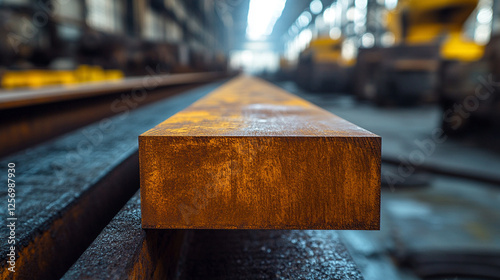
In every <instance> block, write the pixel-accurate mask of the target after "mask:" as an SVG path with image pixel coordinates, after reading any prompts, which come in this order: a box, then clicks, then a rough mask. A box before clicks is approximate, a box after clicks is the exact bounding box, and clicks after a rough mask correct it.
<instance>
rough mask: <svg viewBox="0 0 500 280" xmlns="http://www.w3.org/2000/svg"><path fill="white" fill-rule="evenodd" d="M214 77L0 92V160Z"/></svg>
mask: <svg viewBox="0 0 500 280" xmlns="http://www.w3.org/2000/svg"><path fill="white" fill-rule="evenodd" d="M223 77H224V76H223V75H222V74H217V73H205V74H202V73H200V74H177V75H162V76H145V77H138V78H132V79H126V80H123V81H120V82H106V83H92V84H86V85H80V86H73V87H57V88H50V89H40V90H32V91H6V92H0V135H5V136H6V137H2V138H1V139H0V157H1V156H5V155H8V154H12V153H14V152H16V151H19V150H21V149H24V148H27V147H30V146H32V145H35V144H38V143H41V142H43V141H45V140H48V139H50V138H53V137H55V136H58V135H61V134H63V133H66V132H69V131H71V130H73V129H76V128H79V127H81V126H84V125H87V124H90V123H92V122H94V121H97V120H100V119H102V118H104V117H109V116H112V115H116V114H128V112H129V111H130V110H133V109H136V108H138V107H140V106H142V105H145V104H149V103H151V102H155V101H158V100H160V99H163V98H165V97H168V96H171V95H174V94H176V93H179V92H183V91H186V90H188V89H191V88H193V87H194V86H199V85H200V84H201V83H207V82H210V81H215V80H217V79H221V78H223Z"/></svg>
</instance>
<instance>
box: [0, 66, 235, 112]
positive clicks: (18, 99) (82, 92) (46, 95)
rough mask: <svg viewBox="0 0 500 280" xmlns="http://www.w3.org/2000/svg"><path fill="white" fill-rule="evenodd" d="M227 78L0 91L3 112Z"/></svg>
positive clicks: (155, 78)
mask: <svg viewBox="0 0 500 280" xmlns="http://www.w3.org/2000/svg"><path fill="white" fill-rule="evenodd" d="M226 76H227V75H226V74H224V73H217V72H208V73H190V74H174V75H151V76H144V77H133V78H127V79H124V80H120V81H107V82H96V83H87V84H80V85H72V86H57V87H49V88H42V89H37V90H0V109H2V110H3V109H12V108H19V107H26V106H33V105H38V104H44V103H54V102H60V101H67V100H75V99H82V98H88V97H94V96H102V95H109V94H113V93H116V92H123V91H130V90H133V89H150V88H158V87H163V86H173V85H182V84H193V83H206V82H211V81H214V80H216V79H221V78H224V77H226Z"/></svg>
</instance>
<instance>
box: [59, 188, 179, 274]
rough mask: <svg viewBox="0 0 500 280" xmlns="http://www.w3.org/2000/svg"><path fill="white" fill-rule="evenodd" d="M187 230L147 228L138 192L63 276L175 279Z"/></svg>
mask: <svg viewBox="0 0 500 280" xmlns="http://www.w3.org/2000/svg"><path fill="white" fill-rule="evenodd" d="M185 234H186V231H185V230H146V231H145V230H143V229H142V228H141V209H140V197H139V193H137V195H135V196H133V197H132V199H131V200H130V201H129V202H128V203H127V204H126V205H125V206H124V207H123V209H122V210H121V211H120V212H119V213H118V215H116V217H115V218H114V219H113V220H112V221H111V222H110V223H109V225H108V226H107V227H106V228H105V229H104V230H103V231H102V232H101V234H100V235H99V236H98V237H97V238H96V240H95V241H94V242H93V243H92V245H91V246H90V247H89V248H88V249H87V250H86V251H85V253H84V254H83V255H82V256H81V257H80V258H79V259H78V261H77V262H76V263H75V264H74V265H73V266H72V267H71V268H70V270H68V272H67V273H66V274H65V275H64V277H63V278H62V279H64V280H70V279H75V280H76V279H174V277H175V275H176V272H177V265H178V263H179V258H180V254H181V250H182V245H183V244H184V238H185ZM96 260H98V261H96Z"/></svg>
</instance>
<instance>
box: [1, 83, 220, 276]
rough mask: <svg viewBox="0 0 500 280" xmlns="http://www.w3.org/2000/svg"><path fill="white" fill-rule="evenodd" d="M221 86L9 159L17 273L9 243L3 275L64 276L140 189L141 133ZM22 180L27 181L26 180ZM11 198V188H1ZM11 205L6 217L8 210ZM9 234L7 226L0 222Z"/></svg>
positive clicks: (117, 118)
mask: <svg viewBox="0 0 500 280" xmlns="http://www.w3.org/2000/svg"><path fill="white" fill-rule="evenodd" d="M217 85H218V84H215V85H209V86H206V87H202V88H199V89H196V90H193V91H190V92H186V93H184V94H182V95H178V96H174V97H170V98H168V99H166V100H165V101H162V102H158V103H157V104H153V105H149V106H147V107H144V108H141V109H138V110H135V111H133V112H130V113H129V114H127V115H119V116H115V117H113V118H110V119H109V120H108V122H107V125H106V126H103V125H102V122H97V123H95V124H93V125H90V126H87V127H84V128H82V129H80V130H77V131H75V132H72V133H70V134H67V135H65V136H63V137H61V138H59V139H57V140H54V141H51V142H48V143H45V144H43V145H40V146H38V147H36V148H32V149H29V150H25V151H23V152H20V153H18V154H15V155H12V156H9V157H7V158H3V159H2V160H1V161H0V172H3V173H4V174H6V173H7V171H6V170H5V168H6V167H7V163H8V162H14V163H15V164H16V175H17V176H18V177H19V181H20V183H19V184H18V185H19V188H18V189H17V190H16V202H18V203H17V208H16V209H17V211H18V213H20V214H22V217H23V222H20V223H19V224H18V225H17V227H16V232H17V233H18V236H17V240H18V243H16V254H17V255H18V256H17V261H16V273H11V272H9V271H7V268H8V266H7V262H6V258H7V253H8V250H9V248H8V247H9V244H7V242H5V243H4V244H2V245H1V247H0V253H1V256H2V257H1V258H0V261H1V264H0V275H1V276H0V279H57V278H59V277H61V276H62V275H63V274H64V272H65V271H66V270H67V269H68V268H69V267H70V266H71V265H72V263H73V262H74V261H76V259H77V258H78V257H79V256H80V254H81V253H82V252H83V251H84V250H85V249H86V248H87V247H88V246H89V245H90V243H91V242H92V240H93V239H94V238H95V237H96V236H97V235H98V234H99V232H100V231H101V230H102V229H103V228H104V227H105V225H106V224H107V223H108V222H109V221H110V220H111V219H112V217H113V216H114V215H115V214H116V213H117V212H118V211H119V210H120V208H121V207H122V206H123V205H124V204H125V203H126V201H128V200H129V199H130V197H131V196H132V195H133V193H135V192H136V191H137V189H138V187H139V173H138V158H137V135H139V134H140V133H142V132H144V131H145V130H147V129H148V128H151V127H153V126H154V125H155V124H157V123H158V122H160V121H161V120H164V119H165V118H166V117H168V116H171V115H173V114H174V113H176V112H177V111H179V110H181V109H182V108H184V107H186V106H188V105H189V104H191V103H192V102H194V101H195V100H197V99H198V98H200V97H201V96H203V95H205V94H206V93H207V92H208V91H210V90H212V89H213V88H214V87H216V86H217ZM21 178H22V179H21ZM0 196H2V197H6V196H7V188H4V189H0ZM6 210H7V207H2V208H0V215H1V216H3V217H6V216H7V213H6ZM0 234H1V235H2V236H8V235H9V231H8V228H7V227H1V228H0Z"/></svg>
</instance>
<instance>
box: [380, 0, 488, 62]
mask: <svg viewBox="0 0 500 280" xmlns="http://www.w3.org/2000/svg"><path fill="white" fill-rule="evenodd" d="M478 2H479V1H478V0H401V1H400V2H399V5H398V7H397V8H396V9H395V10H394V11H391V12H389V13H388V16H387V26H388V29H389V30H390V31H392V32H393V34H395V35H396V36H395V39H396V43H397V44H398V43H400V44H405V45H425V44H433V43H435V42H436V41H439V40H441V39H444V41H443V42H442V44H441V48H440V56H441V58H443V59H456V60H461V61H475V60H478V59H479V58H481V56H482V55H483V52H484V46H482V45H478V44H476V43H475V42H474V41H472V40H470V39H468V38H466V37H465V36H463V34H462V33H463V32H462V28H463V25H464V23H465V21H466V20H467V18H468V17H469V16H470V14H471V13H472V12H473V10H474V9H475V8H476V6H477V4H478Z"/></svg>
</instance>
